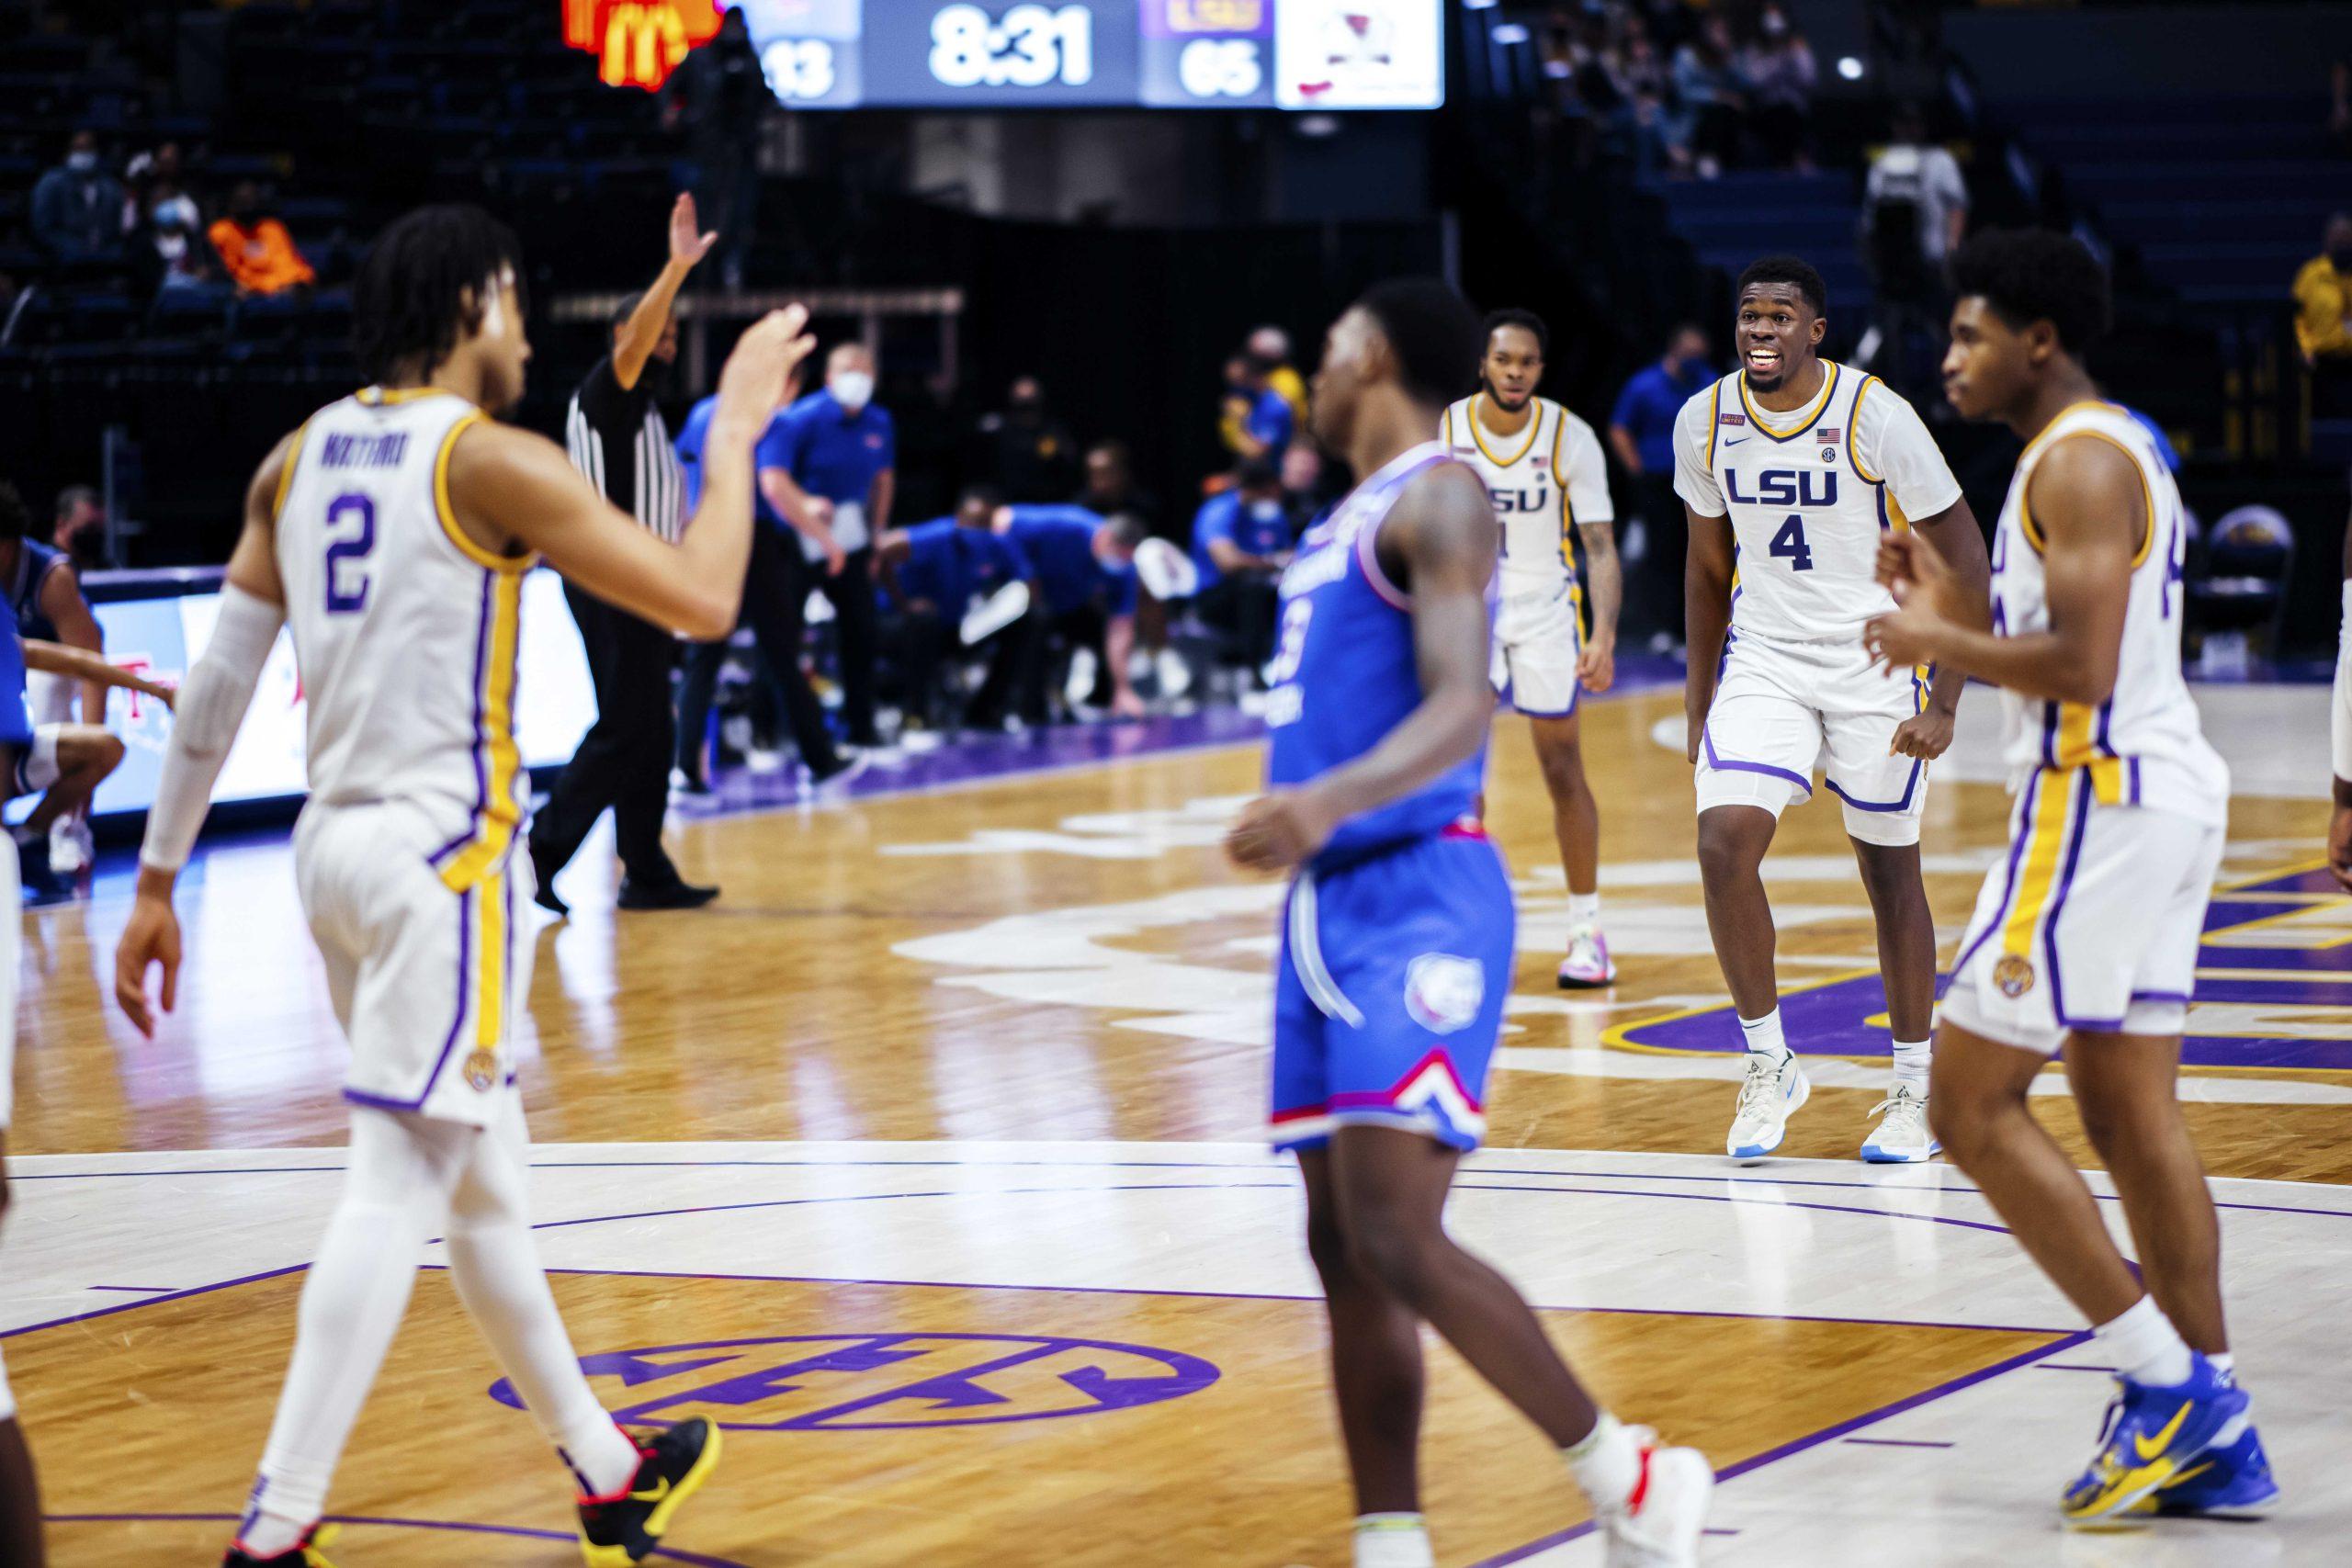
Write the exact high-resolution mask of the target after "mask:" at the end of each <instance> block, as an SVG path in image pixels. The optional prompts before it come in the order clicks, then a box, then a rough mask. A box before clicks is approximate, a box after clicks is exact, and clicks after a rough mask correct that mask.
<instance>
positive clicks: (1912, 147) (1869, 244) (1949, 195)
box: [1858, 104, 1968, 409]
mask: <svg viewBox="0 0 2352 1568" xmlns="http://www.w3.org/2000/svg"><path fill="white" fill-rule="evenodd" d="M1861 224H1862V265H1864V267H1866V268H1867V269H1868V270H1869V272H1870V275H1871V286H1872V292H1871V327H1872V330H1873V332H1874V333H1876V335H1877V338H1878V346H1877V348H1876V350H1875V351H1874V352H1873V353H1871V355H1862V356H1858V357H1860V358H1862V359H1864V360H1865V362H1867V363H1869V364H1870V365H1871V368H1872V369H1875V370H1877V371H1878V372H1879V373H1880V374H1882V375H1883V376H1884V377H1885V378H1886V380H1887V383H1888V385H1890V386H1892V387H1893V388H1894V389H1895V390H1896V391H1898V392H1900V393H1902V394H1903V395H1904V396H1905V397H1906V398H1909V399H1911V400H1913V401H1914V402H1920V403H1924V404H1926V405H1927V406H1928V407H1929V408H1930V409H1939V408H1941V407H1943V406H1944V405H1943V400H1942V399H1940V398H1939V397H1936V396H1934V395H1933V394H1934V393H1935V392H1936V391H1937V389H1938V387H1939V380H1940V377H1939V370H1938V367H1937V361H1938V360H1939V358H1940V356H1941V346H1942V344H1943V341H1944V321H1945V318H1946V316H1947V315H1948V314H1949V311H1948V310H1946V300H1945V289H1944V265H1945V258H1946V257H1948V256H1949V255H1950V254H1951V252H1952V250H1953V248H1954V247H1955V246H1957V245H1958V244H1959V243H1960V240H1961V236H1962V234H1963V233H1965V232H1966V231H1967V229H1968V182H1967V181H1966V180H1964V179H1962V177H1961V173H1960V164H1959V162H1958V160H1956V159H1954V158H1953V157H1952V155H1951V153H1950V152H1946V151H1945V150H1944V149H1943V148H1942V147H1939V146H1938V145H1937V144H1936V143H1934V142H1933V141H1929V140H1928V117H1927V115H1926V113H1925V112H1924V111H1923V110H1921V109H1920V107H1919V106H1917V104H1904V105H1901V106H1899V107H1897V108H1896V109H1895V111H1894V118H1893V120H1892V121H1891V123H1890V125H1889V134H1888V138H1887V144H1886V145H1885V146H1884V147H1883V148H1881V149H1880V150H1879V152H1878V155H1877V156H1876V157H1874V158H1872V159H1871V168H1870V174H1869V175H1867V176H1866V177H1865V179H1864V180H1863V184H1862V216H1861Z"/></svg>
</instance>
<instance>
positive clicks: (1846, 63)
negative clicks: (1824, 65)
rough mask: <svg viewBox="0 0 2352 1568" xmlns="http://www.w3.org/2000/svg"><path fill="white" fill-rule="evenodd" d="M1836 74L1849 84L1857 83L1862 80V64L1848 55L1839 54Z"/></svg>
mask: <svg viewBox="0 0 2352 1568" xmlns="http://www.w3.org/2000/svg"><path fill="white" fill-rule="evenodd" d="M1838 75H1840V76H1843V77H1844V78H1845V79H1846V80H1847V81H1849V82H1859V81H1860V80H1861V79H1862V62H1860V60H1857V59H1856V58H1854V56H1852V55H1850V54H1841V55H1839V56H1838Z"/></svg>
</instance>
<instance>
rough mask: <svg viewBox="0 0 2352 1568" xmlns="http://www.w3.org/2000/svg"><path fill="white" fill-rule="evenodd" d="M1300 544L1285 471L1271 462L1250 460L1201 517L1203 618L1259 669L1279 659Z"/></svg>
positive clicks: (1197, 525) (1198, 550)
mask: <svg viewBox="0 0 2352 1568" xmlns="http://www.w3.org/2000/svg"><path fill="white" fill-rule="evenodd" d="M1292 542H1293V536H1292V534H1291V530H1290V515H1289V513H1287V512H1286V511H1285V510H1284V509H1283V481H1282V475H1281V473H1280V472H1279V471H1278V470H1277V469H1276V468H1275V467H1274V465H1272V463H1268V462H1264V461H1255V462H1249V463H1244V464H1242V465H1241V467H1240V468H1238V469H1236V470H1235V472H1234V476H1233V483H1232V484H1231V485H1230V486H1228V487H1227V489H1226V490H1224V491H1222V492H1221V493H1219V494H1216V495H1213V496H1211V497H1210V498H1209V499H1208V501H1207V502H1206V503H1205V504H1204V505H1203V506H1202V507H1201V510H1200V512H1199V513H1197V514H1196V515H1195V516H1194V517H1193V570H1196V571H1198V572H1199V573H1200V578H1201V586H1200V590H1199V596H1198V598H1197V599H1196V600H1195V601H1194V603H1195V604H1198V605H1199V607H1200V613H1201V619H1203V620H1204V621H1206V622H1207V623H1208V624H1209V625H1210V626H1215V627H1216V628H1217V629H1218V630H1220V631H1222V632H1224V633H1225V634H1226V635H1227V638H1228V646H1229V647H1230V648H1231V649H1232V650H1233V653H1234V656H1235V658H1236V660H1238V662H1239V663H1241V664H1243V665H1244V666H1246V667H1247V668H1249V669H1250V670H1251V671H1261V670H1262V669H1263V668H1264V666H1265V664H1266V661H1267V660H1271V659H1272V658H1273V656H1274V612H1275V609H1276V585H1277V583H1278V582H1279V581H1280V580H1281V577H1282V573H1283V568H1284V567H1286V566H1288V565H1289V564H1290V557H1291V545H1292Z"/></svg>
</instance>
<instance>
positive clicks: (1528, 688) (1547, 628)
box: [1487, 576, 1584, 718]
mask: <svg viewBox="0 0 2352 1568" xmlns="http://www.w3.org/2000/svg"><path fill="white" fill-rule="evenodd" d="M1583 652H1584V599H1583V595H1582V593H1581V592H1579V591H1578V589H1577V582H1576V580H1575V579H1574V578H1571V577H1565V576H1563V577H1557V578H1554V579H1552V580H1550V581H1540V582H1539V583H1538V584H1536V585H1532V586H1530V587H1525V588H1520V587H1515V586H1514V585H1513V584H1512V582H1511V580H1510V577H1508V576H1506V577H1504V578H1503V579H1502V582H1501V597H1500V600H1499V602H1498V604H1497V605H1496V609H1495V650H1494V656H1493V659H1492V660H1491V661H1490V663H1489V665H1488V668H1487V678H1488V679H1489V680H1490V681H1492V682H1494V687H1495V692H1496V694H1497V695H1498V696H1499V697H1501V699H1502V700H1503V701H1504V702H1506V703H1509V704H1510V705H1511V706H1512V707H1513V708H1514V709H1516V710H1517V711H1519V712H1521V713H1523V714H1526V715H1527V716H1529V717H1531V718H1566V716H1568V715H1570V714H1572V713H1574V712H1576V711H1577V694H1578V690H1579V688H1578V686H1577V658H1578V657H1579V656H1580V655H1582V653H1583Z"/></svg>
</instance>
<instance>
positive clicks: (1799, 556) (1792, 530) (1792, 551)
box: [1772, 512, 1813, 571]
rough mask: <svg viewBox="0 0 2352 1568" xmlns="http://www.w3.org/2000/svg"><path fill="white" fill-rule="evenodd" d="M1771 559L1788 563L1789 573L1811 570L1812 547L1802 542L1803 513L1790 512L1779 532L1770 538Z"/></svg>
mask: <svg viewBox="0 0 2352 1568" xmlns="http://www.w3.org/2000/svg"><path fill="white" fill-rule="evenodd" d="M1772 558H1773V559H1775V560H1784V561H1787V562H1788V563H1789V570H1791V571H1811V570H1813V547H1812V546H1810V545H1808V544H1806V543H1805V542H1804V513H1802V512H1792V513H1789V520H1788V521H1787V522H1786V523H1783V524H1781V531H1780V532H1779V533H1777V534H1775V535H1773V536H1772Z"/></svg>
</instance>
